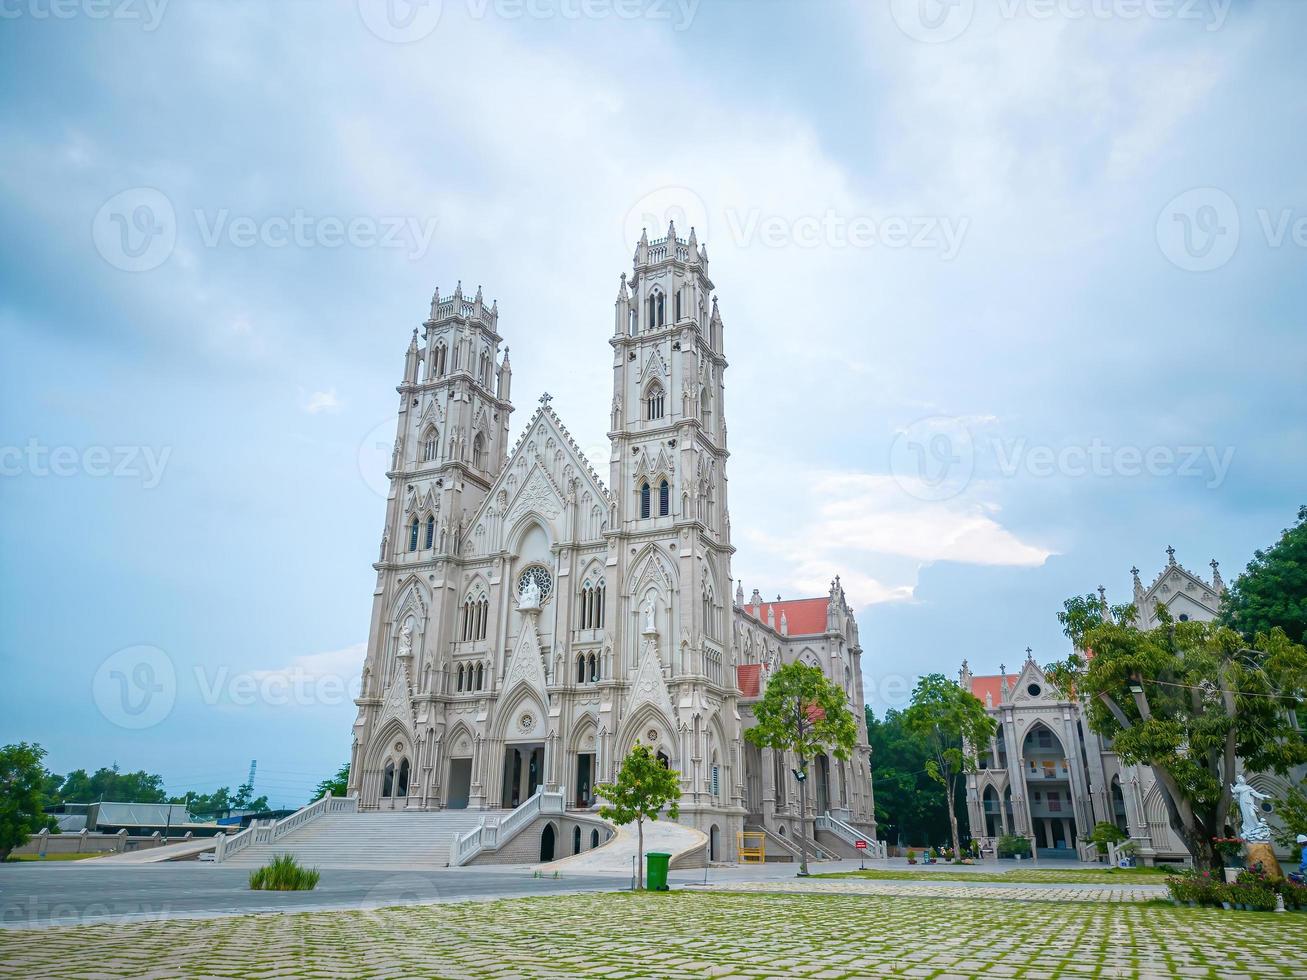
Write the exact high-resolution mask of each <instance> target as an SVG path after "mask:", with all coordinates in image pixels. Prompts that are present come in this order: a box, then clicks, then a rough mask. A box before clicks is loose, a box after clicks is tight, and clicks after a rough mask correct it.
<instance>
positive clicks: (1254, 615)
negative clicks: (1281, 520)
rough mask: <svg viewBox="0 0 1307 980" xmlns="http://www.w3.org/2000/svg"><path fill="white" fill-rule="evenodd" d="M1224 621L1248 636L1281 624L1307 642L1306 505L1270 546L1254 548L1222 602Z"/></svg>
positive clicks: (1295, 639) (1292, 636) (1299, 640)
mask: <svg viewBox="0 0 1307 980" xmlns="http://www.w3.org/2000/svg"><path fill="white" fill-rule="evenodd" d="M1221 622H1222V623H1223V624H1224V625H1226V626H1229V627H1231V628H1233V629H1236V630H1238V631H1239V632H1240V633H1242V634H1243V635H1244V637H1245V638H1246V639H1252V638H1253V637H1254V636H1256V635H1257V634H1258V633H1270V631H1271V630H1272V629H1274V628H1275V627H1276V626H1278V627H1280V629H1282V630H1284V632H1285V635H1287V636H1288V637H1289V639H1291V640H1293V642H1294V643H1307V507H1300V508H1298V523H1297V524H1295V525H1294V526H1293V527H1291V528H1289V529H1287V530H1286V531H1285V532H1284V534H1283V535H1282V536H1281V537H1280V540H1279V541H1277V542H1276V543H1275V544H1274V545H1272V546H1271V548H1269V549H1268V550H1266V551H1261V550H1258V551H1254V552H1253V560H1252V561H1250V562H1249V563H1248V567H1247V568H1246V569H1245V570H1244V573H1243V574H1242V575H1240V576H1239V577H1238V578H1236V579H1235V580H1234V582H1233V583H1232V584H1231V585H1230V588H1229V589H1228V590H1226V593H1225V596H1224V597H1223V598H1222V600H1221Z"/></svg>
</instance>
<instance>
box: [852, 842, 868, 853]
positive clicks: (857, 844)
mask: <svg viewBox="0 0 1307 980" xmlns="http://www.w3.org/2000/svg"><path fill="white" fill-rule="evenodd" d="M853 846H854V847H856V848H857V849H858V850H860V851H865V850H866V849H867V842H866V841H865V840H860V841H856V842H855V843H854V845H853Z"/></svg>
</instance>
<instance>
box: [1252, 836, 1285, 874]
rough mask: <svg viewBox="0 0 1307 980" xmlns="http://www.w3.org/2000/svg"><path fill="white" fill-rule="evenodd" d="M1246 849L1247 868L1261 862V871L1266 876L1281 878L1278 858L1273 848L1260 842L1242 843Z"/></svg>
mask: <svg viewBox="0 0 1307 980" xmlns="http://www.w3.org/2000/svg"><path fill="white" fill-rule="evenodd" d="M1244 847H1246V848H1247V849H1248V868H1249V870H1252V868H1253V867H1254V866H1255V865H1257V864H1261V866H1262V871H1264V872H1265V873H1266V877H1268V878H1283V877H1284V875H1283V874H1282V873H1281V871H1280V859H1279V858H1277V857H1276V856H1275V849H1274V848H1273V847H1272V846H1271V845H1270V844H1266V843H1262V842H1255V843H1253V842H1250V843H1247V844H1245V845H1244Z"/></svg>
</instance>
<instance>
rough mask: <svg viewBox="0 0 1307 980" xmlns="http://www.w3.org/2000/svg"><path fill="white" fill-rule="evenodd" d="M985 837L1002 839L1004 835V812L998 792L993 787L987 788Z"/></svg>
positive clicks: (985, 797) (985, 798)
mask: <svg viewBox="0 0 1307 980" xmlns="http://www.w3.org/2000/svg"><path fill="white" fill-rule="evenodd" d="M984 802H985V836H986V837H1001V836H1002V835H1003V811H1002V810H1000V809H999V807H1000V806H1001V804H1000V803H999V799H998V790H996V789H994V787H993V786H986V787H985V796H984Z"/></svg>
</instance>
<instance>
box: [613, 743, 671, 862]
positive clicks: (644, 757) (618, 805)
mask: <svg viewBox="0 0 1307 980" xmlns="http://www.w3.org/2000/svg"><path fill="white" fill-rule="evenodd" d="M678 776H679V774H678V773H677V772H676V770H674V769H668V768H667V767H666V766H664V765H663V764H662V763H661V762H659V761H658V758H657V757H656V756H655V755H654V754H653V753H652V752H650V751H649V747H648V746H647V745H641V744H640V742H639V741H638V740H637V741H636V743H635V745H634V746H633V747H632V749H631V752H630V754H629V755H627V757H626V758H625V759H623V760H622V768H621V770H620V771H619V772H618V773H617V782H615V783H600V784H598V785H597V786H596V787H595V794H596V795H597V796H600V797H602V798H603V799H605V800H607V801H608V802H607V803H605V804H604V805H603V806H601V807H600V808H599V815H600V816H601V817H603V818H604V819H605V820H611V821H612V822H613V823H615V824H617V825H618V826H625V825H626V824H628V823H631V822H632V821H635V828H636V834H637V840H638V845H637V846H638V851H637V855H638V857H637V870H636V881H637V883H638V884H639V886H640V887H641V888H643V887H644V822H645V821H646V820H657V819H658V814H659V813H660V812H661V811H662V809H663V807H664V806H666V807H667V816H668V818H669V819H671V820H675V819H676V818H677V817H678V816H680V813H681V808H680V803H679V801H680V798H681V784H680V779H679V778H678Z"/></svg>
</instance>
